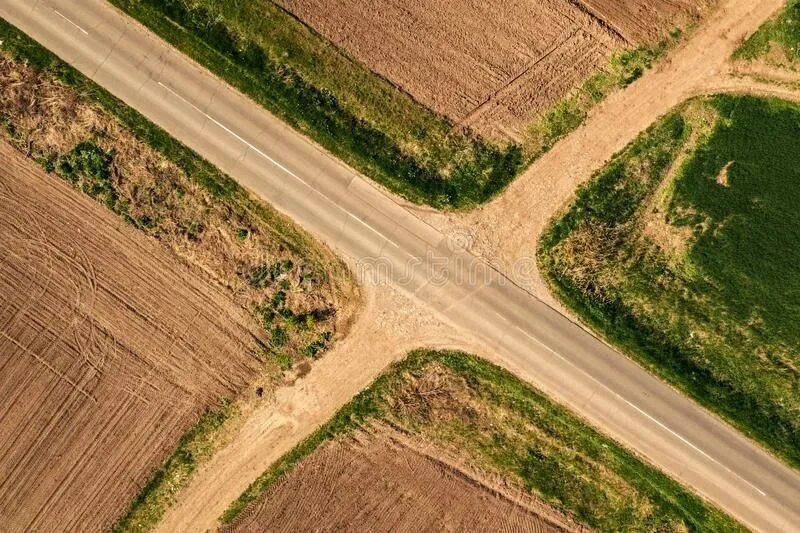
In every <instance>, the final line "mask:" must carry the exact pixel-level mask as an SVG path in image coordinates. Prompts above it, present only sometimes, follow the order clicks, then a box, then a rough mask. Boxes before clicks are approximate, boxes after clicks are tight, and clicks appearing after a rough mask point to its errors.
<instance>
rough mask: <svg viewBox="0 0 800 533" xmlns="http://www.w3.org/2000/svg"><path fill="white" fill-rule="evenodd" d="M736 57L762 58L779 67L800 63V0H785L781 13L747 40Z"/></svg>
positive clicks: (793, 65) (737, 51) (747, 58)
mask: <svg viewBox="0 0 800 533" xmlns="http://www.w3.org/2000/svg"><path fill="white" fill-rule="evenodd" d="M733 57H734V58H736V59H746V60H756V59H760V60H764V61H765V62H767V63H768V64H771V65H773V66H777V67H795V66H796V65H797V64H798V63H800V0H789V1H788V2H786V6H785V7H784V8H783V9H782V10H781V11H780V13H778V15H777V16H775V17H774V18H772V19H771V20H769V21H767V22H766V23H765V24H764V25H763V26H761V27H760V28H759V29H758V31H756V32H755V33H754V34H753V35H751V36H750V37H749V38H748V39H747V40H745V42H744V43H742V46H740V47H739V48H738V49H737V50H736V52H735V53H734V55H733Z"/></svg>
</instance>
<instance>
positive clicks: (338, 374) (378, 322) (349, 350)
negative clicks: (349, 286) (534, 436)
mask: <svg viewBox="0 0 800 533" xmlns="http://www.w3.org/2000/svg"><path fill="white" fill-rule="evenodd" d="M364 294H365V300H366V301H365V306H364V309H363V310H362V311H361V314H360V315H359V317H358V319H357V320H356V323H355V324H354V325H353V327H352V329H351V330H350V333H349V334H348V336H347V337H346V338H345V339H344V340H343V341H342V342H340V343H339V344H337V345H336V346H335V347H334V348H333V349H332V350H331V351H330V352H328V353H326V354H325V355H324V357H323V358H322V359H321V360H320V361H318V362H316V363H315V364H314V365H313V367H312V369H311V371H310V372H309V374H307V375H306V376H305V377H303V378H301V379H299V380H298V381H297V382H296V383H295V384H294V385H290V386H286V387H283V388H281V389H279V390H278V392H277V394H276V396H275V397H274V398H273V399H272V400H271V401H265V402H264V403H263V404H261V405H260V406H258V407H256V408H255V409H254V411H253V412H252V413H251V414H250V416H249V417H248V418H247V420H246V421H245V422H244V424H243V425H242V427H241V429H240V430H239V431H238V432H237V433H236V434H235V435H234V436H233V437H232V438H231V441H230V443H229V444H228V445H227V446H225V447H224V448H223V449H222V450H220V451H219V452H218V453H217V454H216V455H215V456H214V457H213V458H212V459H211V460H210V461H209V462H208V463H206V464H205V465H203V466H202V467H201V468H200V469H199V470H198V471H197V473H196V475H195V476H194V478H193V479H192V481H191V482H190V484H189V485H188V486H187V487H186V488H185V489H184V490H183V491H182V492H181V493H180V495H179V498H178V502H177V503H176V505H174V506H173V507H172V508H171V509H170V510H169V511H168V512H167V514H166V515H165V517H164V519H163V520H162V521H161V523H160V524H159V527H158V531H164V532H174V531H206V530H207V529H211V528H214V527H215V525H216V524H217V519H218V518H219V517H220V516H221V515H222V513H223V512H224V511H225V510H226V509H227V508H228V506H229V505H230V503H231V502H232V501H233V500H235V499H236V498H238V497H239V495H240V494H242V493H243V492H244V490H245V489H246V488H247V487H248V486H249V485H250V483H252V482H253V481H254V480H255V479H256V478H257V477H258V476H259V475H261V474H262V473H263V472H264V471H265V470H267V469H268V468H269V466H270V465H271V464H272V463H274V462H275V461H276V460H277V459H279V458H280V457H281V456H282V455H283V454H284V453H286V452H288V451H289V450H291V448H292V447H294V446H295V445H296V444H298V443H299V442H300V441H301V440H303V439H304V438H306V437H307V436H309V435H310V434H311V433H312V432H313V431H314V430H315V429H316V428H318V427H319V426H321V425H322V424H324V423H325V422H327V421H328V419H330V418H331V417H332V416H333V415H334V413H335V412H336V411H337V410H338V409H339V408H340V407H342V406H343V405H344V404H345V403H347V402H348V401H349V400H350V399H351V398H353V396H355V395H356V394H357V393H358V392H359V391H361V390H363V389H365V388H366V387H367V386H368V385H369V384H370V383H371V382H372V381H373V380H374V379H375V378H376V377H377V376H378V375H379V374H380V373H381V372H382V371H383V370H384V369H386V368H387V367H388V366H389V365H390V364H391V363H393V362H394V361H397V360H399V359H401V358H402V357H403V356H404V355H405V354H406V353H408V352H409V351H410V350H413V349H414V348H419V347H421V346H431V347H439V348H453V347H456V346H458V347H459V348H461V349H464V348H466V349H472V350H474V351H478V353H486V352H487V350H486V349H485V347H483V346H482V345H481V344H479V343H478V342H477V341H476V342H470V341H468V340H467V341H466V342H465V339H464V338H463V337H461V336H458V335H457V334H456V331H455V329H454V328H452V327H450V326H449V325H447V324H444V323H442V322H441V321H439V320H437V319H436V318H433V315H432V313H430V312H429V311H428V310H427V309H426V308H425V307H424V306H423V305H422V304H419V303H417V302H414V301H411V300H409V299H408V298H406V297H405V296H401V295H400V294H399V293H398V292H397V291H396V290H395V289H392V288H389V287H385V286H378V287H376V286H367V287H364Z"/></svg>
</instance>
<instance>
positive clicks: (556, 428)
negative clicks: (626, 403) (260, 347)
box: [222, 351, 742, 531]
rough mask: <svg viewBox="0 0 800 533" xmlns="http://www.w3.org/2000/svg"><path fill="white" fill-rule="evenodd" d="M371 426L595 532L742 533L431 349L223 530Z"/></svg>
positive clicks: (530, 402)
mask: <svg viewBox="0 0 800 533" xmlns="http://www.w3.org/2000/svg"><path fill="white" fill-rule="evenodd" d="M432 390H433V391H434V392H436V394H432V393H431V391H432ZM375 421H380V422H383V423H386V424H389V425H391V426H393V427H396V428H399V429H400V430H401V431H403V432H408V433H410V434H413V435H418V436H421V437H423V438H424V439H425V441H428V442H433V443H435V444H436V445H437V446H441V447H443V448H444V449H447V450H449V451H451V452H452V453H458V454H460V455H461V456H462V457H465V458H466V459H467V460H468V462H470V463H471V464H477V465H479V467H480V468H481V469H485V470H486V471H488V472H491V473H493V474H494V475H499V476H501V477H502V478H503V479H505V480H507V481H508V482H509V483H511V484H512V485H514V486H517V487H519V488H520V489H522V490H528V491H532V492H534V493H536V494H538V495H539V496H540V497H542V498H544V499H545V500H546V501H547V502H548V503H549V504H551V505H553V506H554V507H556V508H558V509H560V510H562V511H564V512H566V513H568V514H570V515H572V516H573V517H575V518H576V519H577V520H579V521H580V522H583V523H585V524H587V525H589V526H591V527H594V528H597V529H599V530H602V531H681V530H689V531H737V530H742V528H741V526H739V525H738V524H736V523H735V522H734V521H733V520H731V519H730V518H728V517H727V516H725V515H724V514H722V513H720V512H719V511H717V510H716V509H714V508H712V507H710V506H708V505H707V504H705V503H704V502H703V501H702V500H700V499H699V498H698V497H696V496H694V495H692V494H691V493H689V492H687V491H686V490H685V489H683V488H681V487H680V485H678V484H677V483H676V482H675V481H673V480H671V479H670V478H668V477H667V476H665V475H663V474H661V473H660V472H658V471H656V470H655V469H653V468H652V467H650V466H648V465H646V464H644V463H642V462H641V461H640V460H638V459H637V458H635V457H634V456H633V455H632V454H630V453H629V452H627V451H626V450H624V449H623V448H622V447H620V446H619V445H618V444H616V443H615V442H613V441H612V440H610V439H608V438H606V437H604V436H602V435H600V434H599V433H597V432H596V431H595V430H593V429H591V428H589V427H588V426H586V425H585V424H584V423H583V422H581V421H579V420H578V419H577V418H576V417H575V416H574V415H573V414H571V413H570V412H568V411H567V410H566V409H564V408H562V407H560V406H557V405H556V404H554V403H553V402H551V401H550V400H548V399H547V398H545V397H544V396H542V395H541V394H540V393H538V392H537V391H536V390H534V389H533V388H532V387H530V386H529V385H527V384H525V383H524V382H522V381H520V380H519V379H518V378H516V377H514V376H513V375H512V374H510V373H509V372H507V371H505V370H503V369H501V368H499V367H497V366H495V365H492V364H491V363H488V362H487V361H485V360H482V359H479V358H477V357H474V356H471V355H467V354H464V353H459V352H431V351H415V352H412V353H411V354H409V355H408V357H407V358H406V359H404V360H403V361H401V362H399V363H397V364H395V365H394V366H393V367H392V368H390V369H389V370H388V371H387V372H386V373H384V374H383V375H382V376H381V377H379V378H378V379H377V380H376V381H375V382H374V383H373V384H372V385H371V386H370V387H369V388H368V389H367V390H365V391H363V392H361V393H360V394H359V395H358V396H357V397H356V398H355V399H354V400H352V401H351V402H350V403H349V404H347V405H346V406H345V407H343V408H342V409H341V410H340V411H339V412H338V413H337V414H336V415H335V416H334V417H333V418H332V419H331V421H330V422H328V423H327V424H326V425H324V426H323V427H322V428H320V429H319V430H318V431H317V432H315V433H314V434H313V435H312V436H311V437H309V438H308V439H306V440H305V441H304V442H303V443H301V444H300V445H299V446H297V447H296V448H294V449H293V450H292V451H290V452H289V453H288V454H286V455H285V456H284V457H282V458H281V459H280V460H279V461H278V462H277V463H275V464H274V465H273V466H272V467H271V468H270V469H269V470H268V471H267V472H265V473H264V474H263V475H262V476H261V477H259V478H258V479H257V480H256V481H255V482H254V483H253V484H252V485H251V486H250V487H249V488H248V489H247V491H246V492H245V493H244V494H242V496H241V497H240V498H239V499H238V500H237V501H236V502H234V504H233V505H232V506H231V507H230V508H229V509H228V510H227V511H226V513H225V514H224V516H223V517H222V522H223V523H226V524H227V523H231V522H232V521H234V520H235V519H236V517H237V516H238V515H239V514H240V513H241V512H242V511H243V510H244V509H245V508H246V507H247V505H249V504H250V503H251V502H253V501H255V500H256V499H257V498H259V497H260V496H261V495H263V494H264V492H265V491H266V490H267V489H269V487H271V486H272V485H273V484H274V483H275V482H276V481H277V480H279V479H280V478H281V477H282V476H283V475H284V474H286V473H287V472H288V471H289V470H290V469H291V468H292V467H293V466H294V465H295V464H297V463H298V462H299V461H301V460H302V459H303V458H304V457H306V456H308V455H310V454H311V453H313V451H314V450H315V449H317V448H318V447H319V446H320V445H321V444H323V443H325V442H326V441H327V440H329V439H332V438H335V437H337V436H340V435H343V434H346V433H348V432H351V431H354V430H356V429H358V428H365V427H366V428H369V427H370V423H372V422H375Z"/></svg>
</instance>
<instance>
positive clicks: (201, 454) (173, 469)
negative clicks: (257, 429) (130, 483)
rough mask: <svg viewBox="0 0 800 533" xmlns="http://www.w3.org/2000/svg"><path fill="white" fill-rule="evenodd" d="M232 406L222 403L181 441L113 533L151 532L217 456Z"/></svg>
mask: <svg viewBox="0 0 800 533" xmlns="http://www.w3.org/2000/svg"><path fill="white" fill-rule="evenodd" d="M234 410H235V409H234V407H233V405H232V404H231V403H230V402H227V401H223V402H221V403H220V404H219V405H218V406H217V408H216V409H214V410H212V411H208V412H207V413H205V414H203V415H202V416H201V417H200V419H199V420H198V422H197V423H196V424H195V425H194V426H193V427H192V429H190V430H189V431H188V432H187V433H185V434H184V435H183V437H181V439H180V440H179V441H178V446H177V447H176V448H175V451H174V452H172V455H170V456H169V457H168V458H167V460H166V461H165V462H164V464H163V466H162V467H161V468H160V469H158V470H157V471H156V472H155V474H153V476H152V477H151V478H150V481H149V482H148V483H147V484H146V485H145V486H144V487H143V488H142V490H141V492H140V493H139V495H138V496H137V497H136V499H135V500H133V502H132V503H131V505H130V507H129V508H128V510H127V512H126V513H125V515H124V516H123V517H122V518H120V519H119V521H118V522H117V523H116V524H114V527H113V528H112V531H114V532H115V533H121V532H126V531H151V530H152V529H153V528H154V527H155V526H156V524H157V523H158V521H159V520H160V519H161V517H162V516H163V514H164V512H165V511H166V510H167V509H168V508H169V507H170V506H171V505H172V504H173V503H174V499H175V495H176V494H177V493H178V491H179V490H180V489H181V488H183V487H184V486H185V485H186V483H187V482H188V481H189V479H190V477H191V475H192V473H193V472H194V471H195V469H196V468H197V466H198V464H201V463H202V462H203V461H205V460H207V459H208V458H209V457H211V455H212V454H213V452H214V450H215V449H216V447H215V442H216V438H217V436H218V431H219V429H220V428H221V427H222V425H223V424H224V423H225V422H226V421H227V420H228V419H229V418H230V417H231V416H232V415H233V414H234Z"/></svg>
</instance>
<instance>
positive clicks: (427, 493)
mask: <svg viewBox="0 0 800 533" xmlns="http://www.w3.org/2000/svg"><path fill="white" fill-rule="evenodd" d="M298 495H302V497H298ZM259 501H260V502H261V503H260V505H258V506H253V507H251V508H250V509H249V511H250V513H249V514H248V515H247V516H242V517H241V518H240V519H239V520H238V521H237V522H236V523H235V524H234V525H233V527H231V528H230V529H229V530H230V531H237V532H244V531H252V532H256V531H387V532H388V531H519V532H523V531H525V532H532V533H554V532H558V531H566V530H568V529H567V527H566V526H567V523H566V522H564V521H563V517H561V516H559V515H558V514H557V513H555V512H553V511H550V510H549V509H547V508H546V507H545V506H543V505H538V506H536V507H537V508H536V510H534V509H533V508H528V507H527V506H523V505H522V504H520V503H518V502H515V501H512V500H511V499H509V498H507V497H505V496H504V495H501V494H499V493H497V492H495V491H493V490H491V489H489V488H488V487H487V486H485V485H483V484H481V483H480V482H479V481H477V480H475V479H474V478H472V477H471V476H469V475H467V474H465V473H463V472H461V471H459V470H457V469H455V468H453V467H451V466H449V465H447V464H445V463H443V462H441V461H440V460H438V459H437V458H434V457H432V456H430V455H428V454H426V453H424V452H422V451H421V450H420V448H419V446H418V445H417V444H416V443H415V442H414V441H413V440H410V439H407V438H402V437H400V436H399V435H397V434H395V433H394V432H393V431H391V430H389V429H387V428H384V429H383V430H379V431H377V432H374V433H370V434H367V433H361V434H358V435H356V436H355V437H353V438H343V439H338V440H334V441H331V442H328V443H326V444H324V445H323V446H321V447H320V448H318V449H317V450H316V451H315V452H314V453H312V454H311V455H310V456H309V457H307V458H306V459H304V460H303V461H301V462H300V463H299V464H298V465H297V466H296V467H295V468H293V469H292V471H291V472H289V473H288V474H287V475H286V476H285V477H284V478H283V479H281V480H280V481H279V482H277V483H276V484H275V485H274V486H273V487H272V488H271V489H270V490H268V491H267V492H266V493H265V494H264V495H263V496H261V497H260V498H259ZM223 530H228V528H223Z"/></svg>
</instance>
